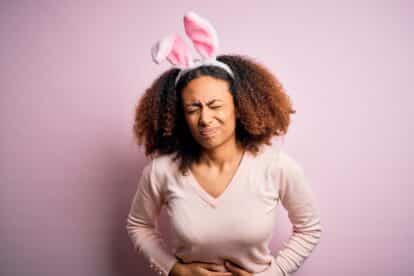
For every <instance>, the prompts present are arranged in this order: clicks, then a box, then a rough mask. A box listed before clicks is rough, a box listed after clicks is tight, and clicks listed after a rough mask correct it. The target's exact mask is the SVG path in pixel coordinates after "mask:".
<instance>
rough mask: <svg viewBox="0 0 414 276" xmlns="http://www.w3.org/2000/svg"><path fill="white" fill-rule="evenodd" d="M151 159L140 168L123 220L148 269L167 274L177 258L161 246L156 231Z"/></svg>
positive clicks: (157, 193) (159, 200)
mask: <svg viewBox="0 0 414 276" xmlns="http://www.w3.org/2000/svg"><path fill="white" fill-rule="evenodd" d="M153 167H154V161H153V160H152V161H151V162H150V163H149V164H148V165H146V166H145V167H144V169H143V171H142V175H141V178H140V180H139V184H138V188H137V191H136V193H135V196H134V198H133V201H132V204H131V208H130V211H129V214H128V217H127V220H126V229H127V231H128V235H129V237H130V239H131V241H132V243H133V245H134V249H135V251H138V252H139V253H143V255H144V256H145V257H146V259H147V260H148V261H149V262H150V263H151V268H152V269H154V270H156V271H157V272H158V273H159V274H160V275H161V273H162V275H168V274H169V273H170V271H171V270H172V267H173V266H174V264H175V263H176V262H177V261H178V260H177V258H176V257H175V256H174V255H173V254H171V253H170V252H169V251H168V250H167V249H166V248H165V245H164V241H163V240H162V238H161V235H160V233H159V231H158V226H157V218H158V216H159V214H160V211H161V207H162V204H163V197H162V192H161V189H160V181H159V180H158V179H157V177H156V175H155V173H154V168H153Z"/></svg>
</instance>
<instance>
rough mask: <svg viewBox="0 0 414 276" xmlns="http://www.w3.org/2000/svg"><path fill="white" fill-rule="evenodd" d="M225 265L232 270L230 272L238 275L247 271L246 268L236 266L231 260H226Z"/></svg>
mask: <svg viewBox="0 0 414 276" xmlns="http://www.w3.org/2000/svg"><path fill="white" fill-rule="evenodd" d="M224 265H225V266H226V268H227V269H228V270H230V272H232V273H233V274H236V275H244V274H245V273H246V271H245V270H243V269H241V268H240V267H238V266H236V265H235V264H233V263H231V262H228V261H226V262H225V263H224Z"/></svg>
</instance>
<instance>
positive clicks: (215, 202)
mask: <svg viewBox="0 0 414 276" xmlns="http://www.w3.org/2000/svg"><path fill="white" fill-rule="evenodd" d="M247 154H248V152H247V151H246V150H245V151H244V152H243V155H242V157H241V159H240V162H239V164H238V166H237V168H236V170H235V172H234V173H233V176H232V177H231V179H230V181H229V183H228V184H227V186H226V188H225V189H224V191H223V192H221V194H220V195H218V196H217V197H214V196H212V195H211V194H210V193H208V192H207V191H206V190H205V189H204V188H203V187H202V186H201V185H200V183H199V182H198V180H197V179H196V178H195V176H194V175H193V173H192V171H191V169H188V178H187V179H188V181H189V182H190V184H191V186H192V187H193V188H195V190H196V192H197V193H198V195H199V196H200V197H201V198H202V199H204V200H205V201H206V202H207V203H209V204H210V205H211V206H212V207H214V208H216V207H217V205H218V204H219V202H220V201H221V200H223V198H224V197H225V196H226V195H227V194H229V193H230V192H231V190H232V189H234V187H233V186H235V183H234V182H236V181H237V178H239V176H240V174H241V172H242V171H243V167H244V164H245V163H246V159H247Z"/></svg>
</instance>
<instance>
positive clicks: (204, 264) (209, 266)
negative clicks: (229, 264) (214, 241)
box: [199, 263, 228, 272]
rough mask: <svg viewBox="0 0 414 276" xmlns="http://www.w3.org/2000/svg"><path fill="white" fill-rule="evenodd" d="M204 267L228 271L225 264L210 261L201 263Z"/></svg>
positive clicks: (217, 270) (211, 269)
mask: <svg viewBox="0 0 414 276" xmlns="http://www.w3.org/2000/svg"><path fill="white" fill-rule="evenodd" d="M199 265H200V266H201V267H202V268H205V269H208V270H210V271H216V272H228V271H227V269H226V268H225V267H224V265H219V264H210V263H199Z"/></svg>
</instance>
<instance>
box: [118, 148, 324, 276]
mask: <svg viewBox="0 0 414 276" xmlns="http://www.w3.org/2000/svg"><path fill="white" fill-rule="evenodd" d="M279 203H281V204H282V205H283V207H284V208H286V210H287V212H288V217H289V219H290V221H291V223H292V226H293V233H292V235H291V236H290V238H289V240H288V241H286V243H285V244H284V245H285V246H284V247H283V248H282V250H280V251H279V252H277V254H273V253H272V252H271V251H270V250H269V241H270V239H271V237H272V233H273V231H274V227H275V225H276V223H277V221H276V220H275V218H276V212H277V208H276V207H277V206H278V204H279ZM163 206H164V207H165V208H167V213H168V217H169V219H170V222H171V225H172V227H173V230H174V231H173V232H174V233H175V243H174V244H175V246H174V248H173V250H169V249H168V248H167V247H166V245H165V243H164V241H163V239H162V237H161V235H160V233H159V232H158V231H157V227H158V226H157V225H158V224H157V218H158V215H159V213H160V211H161V208H162V207H163ZM126 222H127V223H126V228H127V231H128V234H129V237H130V238H131V241H132V243H133V245H134V248H135V250H136V251H138V252H141V253H143V255H144V256H145V257H146V259H147V260H148V261H149V262H150V263H151V267H152V268H153V269H154V270H155V271H157V272H158V273H159V274H160V275H168V274H169V272H170V271H171V269H172V267H173V265H174V264H175V262H177V261H178V260H180V261H181V262H184V263H189V262H194V261H199V262H209V263H215V264H219V265H223V267H224V260H225V259H227V260H230V261H232V262H234V263H235V264H237V265H239V266H241V267H242V268H243V269H245V270H247V271H249V272H251V273H252V274H254V275H257V276H282V275H283V276H287V275H290V274H291V273H293V272H295V271H296V270H298V268H299V267H300V266H301V265H302V263H303V262H304V261H305V259H306V258H307V257H308V256H309V255H310V254H311V252H312V250H313V249H314V248H315V247H316V245H317V244H318V242H319V240H320V236H321V232H322V227H321V224H320V216H319V208H318V207H317V204H316V201H315V198H314V195H313V193H312V190H311V187H310V185H309V183H308V181H307V179H306V178H305V176H304V173H303V169H302V167H301V166H300V165H299V164H298V163H297V162H296V161H295V160H294V159H292V158H291V157H289V156H288V155H287V154H286V153H285V152H284V151H282V150H281V149H280V148H277V147H274V146H267V145H266V146H264V147H263V149H262V151H261V152H260V153H259V155H256V156H254V155H253V154H251V153H249V152H247V151H246V152H245V154H244V155H243V157H242V160H241V162H240V165H239V167H238V169H237V171H236V172H235V174H234V176H233V178H232V180H231V182H230V183H229V185H228V186H227V187H226V189H225V191H224V192H223V193H222V194H221V195H220V196H219V197H217V198H215V197H213V196H211V195H210V194H208V193H207V192H206V191H205V190H204V189H203V188H202V187H201V186H200V185H199V184H198V183H197V181H196V179H195V178H194V176H193V175H192V174H191V173H190V174H189V175H182V174H180V172H179V171H178V164H177V163H176V162H174V161H172V155H163V156H160V157H157V158H154V159H153V160H151V161H150V163H149V164H148V165H146V166H145V167H144V169H143V172H142V175H141V178H140V181H139V184H138V188H137V191H136V193H135V196H134V199H133V201H132V205H131V209H130V212H129V214H128V217H127V220H126Z"/></svg>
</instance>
